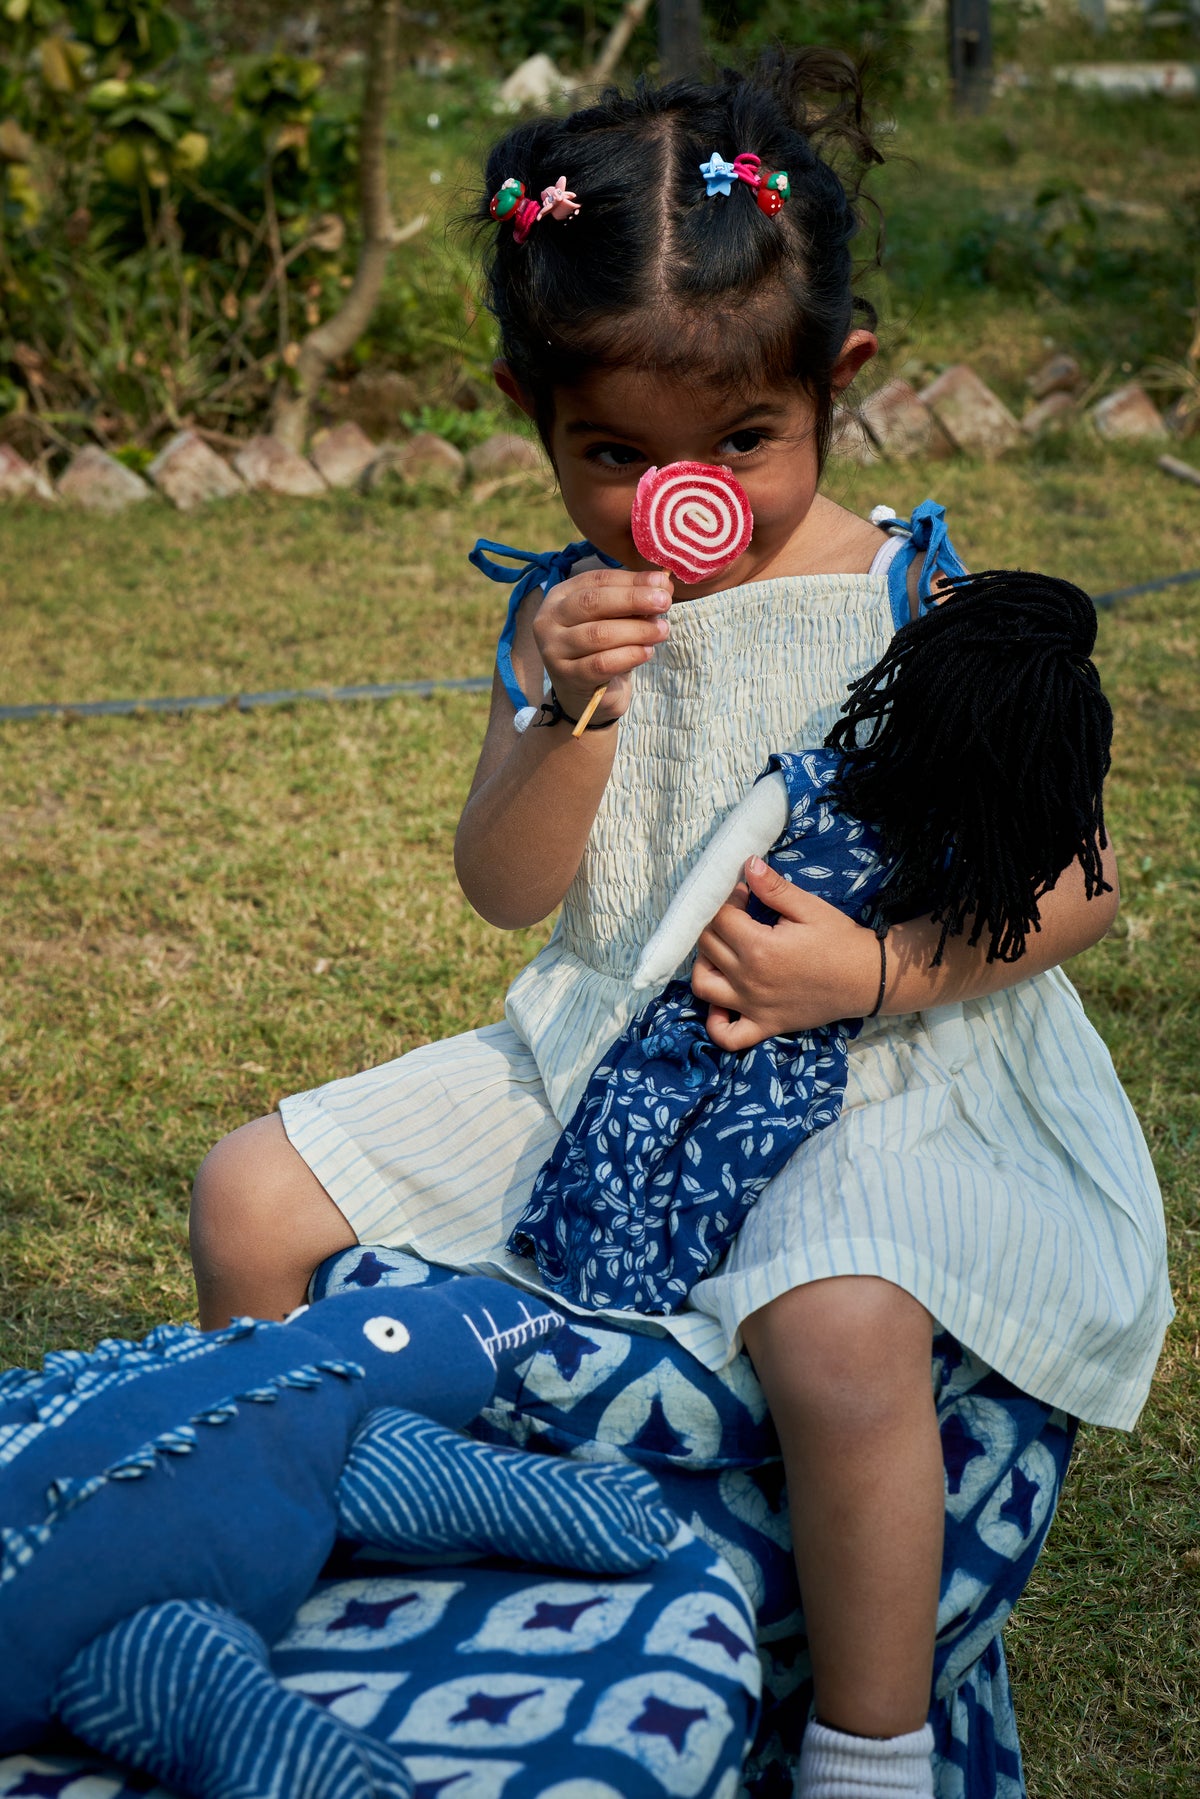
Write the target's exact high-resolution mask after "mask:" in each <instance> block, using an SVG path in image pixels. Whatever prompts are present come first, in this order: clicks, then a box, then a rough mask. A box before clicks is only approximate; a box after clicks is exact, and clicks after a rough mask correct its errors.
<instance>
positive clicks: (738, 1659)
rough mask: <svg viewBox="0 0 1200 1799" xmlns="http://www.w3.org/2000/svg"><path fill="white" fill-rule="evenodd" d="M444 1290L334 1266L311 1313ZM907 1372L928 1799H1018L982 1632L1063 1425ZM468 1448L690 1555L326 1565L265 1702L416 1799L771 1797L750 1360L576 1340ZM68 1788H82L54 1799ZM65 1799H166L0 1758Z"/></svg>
mask: <svg viewBox="0 0 1200 1799" xmlns="http://www.w3.org/2000/svg"><path fill="white" fill-rule="evenodd" d="M449 1278H451V1276H450V1273H449V1271H448V1270H444V1269H439V1268H431V1267H429V1266H428V1265H427V1264H425V1263H422V1262H419V1261H417V1260H416V1259H415V1258H413V1257H411V1256H408V1255H405V1254H404V1253H403V1252H401V1251H398V1250H391V1249H383V1248H376V1249H360V1248H356V1249H353V1250H349V1251H347V1252H346V1253H345V1254H344V1255H342V1256H339V1257H335V1258H333V1259H332V1260H331V1261H330V1262H329V1263H327V1264H326V1265H325V1267H324V1268H323V1269H322V1270H321V1271H320V1274H319V1276H318V1280H317V1284H316V1288H315V1291H316V1292H319V1293H323V1292H326V1291H336V1290H339V1289H341V1288H343V1287H350V1288H359V1289H362V1290H365V1291H372V1290H374V1289H375V1288H380V1287H386V1286H412V1285H419V1286H426V1285H435V1284H440V1283H441V1282H442V1281H444V1280H446V1279H449ZM932 1372H933V1383H934V1393H935V1397H936V1401H937V1410H938V1418H939V1422H940V1426H941V1434H942V1445H943V1454H944V1459H945V1466H946V1548H945V1557H944V1564H943V1575H942V1598H941V1606H940V1609H939V1631H938V1644H937V1661H936V1673H935V1690H934V1694H933V1703H932V1707H931V1710H930V1722H931V1724H932V1726H933V1731H934V1737H935V1743H936V1749H935V1762H934V1767H935V1786H936V1792H937V1795H938V1799H1024V1792H1025V1788H1024V1784H1023V1781H1022V1777H1021V1761H1020V1750H1019V1747H1018V1743H1017V1732H1016V1723H1015V1719H1014V1716H1013V1709H1012V1699H1011V1694H1010V1692H1009V1686H1008V1678H1007V1672H1006V1668H1005V1661H1004V1650H1003V1644H1002V1641H1001V1635H1000V1633H1001V1630H1002V1627H1003V1625H1004V1622H1005V1619H1006V1618H1007V1616H1008V1613H1009V1611H1010V1610H1011V1609H1012V1606H1013V1605H1014V1604H1015V1602H1016V1599H1017V1597H1018V1595H1019V1594H1020V1592H1021V1589H1022V1588H1023V1587H1024V1585H1025V1582H1026V1581H1027V1579H1028V1577H1029V1573H1030V1570H1031V1569H1032V1567H1033V1563H1034V1561H1035V1559H1036V1557H1037V1553H1038V1551H1039V1549H1040V1547H1041V1544H1042V1541H1043V1539H1044V1537H1045V1534H1046V1531H1047V1529H1048V1528H1049V1524H1050V1520H1051V1517H1052V1516H1053V1512H1054V1507H1055V1504H1056V1502H1057V1498H1058V1492H1059V1488H1060V1485H1061V1482H1062V1478H1063V1475H1064V1473H1065V1470H1066V1465H1067V1460H1068V1457H1069V1453H1070V1447H1071V1441H1072V1437H1073V1425H1072V1422H1071V1420H1069V1419H1067V1418H1066V1417H1065V1416H1064V1415H1063V1414H1062V1413H1061V1412H1055V1411H1052V1410H1051V1409H1050V1408H1049V1407H1047V1406H1044V1405H1041V1404H1039V1403H1038V1402H1036V1401H1034V1400H1031V1399H1028V1398H1026V1397H1025V1396H1024V1395H1023V1394H1021V1393H1018V1392H1017V1391H1016V1390H1015V1389H1014V1388H1013V1387H1012V1386H1011V1385H1010V1384H1009V1383H1008V1382H1006V1381H1004V1380H1003V1379H1001V1378H1000V1377H999V1376H998V1375H995V1374H993V1373H992V1372H991V1371H990V1370H988V1369H987V1368H986V1367H984V1366H983V1365H982V1364H981V1363H980V1362H978V1361H977V1360H976V1359H975V1358H974V1357H972V1356H970V1355H968V1354H966V1353H964V1352H963V1351H962V1349H960V1348H959V1346H958V1345H957V1344H955V1343H954V1342H953V1340H952V1339H950V1338H948V1337H946V1336H942V1337H939V1339H938V1341H937V1344H936V1347H935V1355H934V1360H933V1369H932ZM472 1435H473V1436H475V1437H476V1438H478V1439H480V1440H486V1441H489V1442H492V1443H495V1444H500V1445H515V1446H520V1447H525V1448H530V1449H538V1450H541V1451H543V1452H545V1453H546V1454H547V1455H549V1456H553V1457H557V1458H563V1457H567V1458H571V1459H572V1460H573V1461H575V1462H576V1463H580V1462H582V1463H584V1464H586V1465H588V1466H589V1467H595V1466H604V1465H611V1464H614V1463H616V1464H621V1463H628V1462H634V1463H637V1464H639V1465H640V1466H641V1467H643V1468H645V1469H647V1470H648V1471H649V1472H650V1473H651V1474H653V1475H654V1476H655V1478H656V1479H657V1480H658V1481H659V1483H660V1486H661V1487H662V1489H663V1491H664V1493H665V1495H666V1497H667V1499H668V1502H669V1503H670V1504H671V1505H672V1506H673V1507H674V1509H675V1511H676V1512H677V1513H678V1514H679V1516H680V1517H682V1518H683V1519H684V1521H685V1523H686V1524H687V1525H688V1526H689V1527H690V1531H691V1532H694V1533H695V1534H694V1535H691V1534H689V1533H688V1532H685V1533H684V1534H683V1536H682V1537H681V1539H680V1540H679V1542H678V1543H677V1545H676V1546H674V1547H672V1549H671V1552H670V1554H669V1555H668V1556H667V1558H666V1560H665V1561H663V1562H661V1563H659V1564H657V1565H656V1566H655V1567H653V1568H651V1569H649V1570H647V1571H646V1572H645V1573H642V1574H633V1575H629V1576H617V1577H614V1578H611V1579H595V1578H590V1577H587V1576H580V1575H574V1576H570V1575H563V1576H561V1577H559V1576H556V1575H549V1574H547V1572H546V1571H544V1570H534V1569H530V1568H528V1567H519V1566H514V1565H512V1564H511V1563H503V1564H501V1563H497V1562H495V1561H494V1560H493V1559H488V1560H484V1561H478V1562H472V1563H470V1564H468V1565H463V1564H461V1563H458V1564H453V1565H451V1564H446V1563H439V1564H437V1565H431V1566H422V1567H420V1568H418V1569H414V1568H412V1567H411V1566H409V1567H405V1566H402V1565H398V1564H396V1563H394V1562H392V1561H391V1560H390V1559H389V1558H388V1557H387V1555H386V1553H385V1552H381V1551H377V1550H372V1551H354V1550H352V1549H351V1547H350V1546H348V1545H345V1544H343V1545H341V1546H339V1548H338V1550H337V1551H336V1552H335V1556H334V1558H333V1560H332V1561H331V1562H330V1564H329V1565H328V1566H327V1568H326V1570H325V1574H324V1577H323V1579H322V1580H321V1581H320V1582H319V1583H318V1585H317V1587H316V1588H315V1590H314V1592H313V1593H312V1595H311V1596H310V1598H309V1599H308V1600H307V1601H306V1602H305V1603H304V1604H303V1605H302V1606H301V1608H300V1610H299V1612H298V1613H297V1616H296V1618H295V1620H294V1621H293V1624H292V1626H291V1627H290V1628H289V1630H288V1631H287V1632H286V1634H285V1635H284V1637H283V1638H282V1639H281V1640H280V1641H279V1642H278V1643H276V1645H275V1647H274V1649H273V1650H272V1655H271V1665H272V1668H273V1669H274V1671H275V1673H276V1674H277V1675H278V1676H279V1677H280V1679H281V1680H282V1681H283V1682H284V1684H285V1685H286V1686H287V1687H288V1688H289V1690H291V1691H294V1692H300V1693H303V1694H304V1695H305V1696H306V1697H307V1698H308V1700H309V1701H310V1702H311V1703H313V1704H314V1705H316V1706H319V1707H320V1708H321V1709H322V1710H323V1711H327V1712H329V1713H330V1714H332V1715H333V1716H334V1717H335V1718H337V1719H339V1720H340V1721H341V1722H342V1723H344V1724H347V1725H349V1726H351V1727H353V1728H355V1729H358V1730H361V1731H365V1732H367V1733H369V1734H370V1735H371V1736H373V1737H375V1738H377V1739H378V1740H380V1741H381V1742H384V1743H388V1744H391V1745H393V1746H394V1747H395V1749H397V1750H398V1751H399V1753H400V1755H401V1756H402V1758H403V1760H404V1763H405V1766H406V1767H407V1769H408V1772H409V1775H410V1777H411V1778H412V1780H413V1784H414V1789H415V1799H680V1796H686V1799H791V1792H792V1780H793V1768H794V1759H795V1756H796V1753H797V1751H798V1748H799V1743H800V1738H801V1735H802V1733H803V1729H804V1724H805V1721H806V1719H807V1714H808V1707H809V1702H810V1695H811V1682H810V1670H809V1663H808V1653H807V1647H806V1644H805V1638H804V1620H803V1614H802V1612H801V1608H800V1600H799V1595H798V1592H797V1589H796V1578H795V1569H794V1564H793V1561H792V1556H791V1548H790V1540H789V1533H788V1522H787V1509H786V1496H785V1493H784V1486H783V1471H782V1465H781V1462H780V1459H779V1449H778V1443H777V1441H776V1438H775V1434H774V1431H773V1429H772V1426H771V1422H770V1419H769V1417H768V1415H767V1408H766V1404H765V1402H764V1400H763V1397H762V1392H761V1389H760V1388H759V1386H758V1383H757V1381H756V1379H755V1377H754V1373H753V1370H752V1369H751V1367H750V1364H749V1361H748V1359H747V1358H746V1357H745V1356H744V1355H743V1356H739V1357H738V1358H737V1359H736V1360H735V1361H734V1362H733V1363H731V1364H730V1365H729V1367H727V1368H726V1369H724V1370H723V1371H722V1372H721V1373H720V1374H719V1375H716V1374H711V1373H709V1372H708V1371H706V1370H705V1369H704V1368H702V1367H701V1366H700V1365H699V1364H698V1363H696V1362H695V1361H694V1360H693V1359H692V1358H691V1357H689V1356H688V1355H687V1354H686V1352H685V1351H683V1350H681V1349H679V1348H678V1346H677V1345H675V1344H674V1343H672V1342H671V1341H670V1340H669V1339H667V1338H665V1337H664V1336H661V1335H659V1334H658V1333H656V1332H653V1331H652V1329H650V1328H647V1327H641V1328H639V1329H637V1330H624V1329H618V1328H615V1327H614V1326H613V1325H612V1324H611V1323H609V1322H608V1321H604V1322H601V1321H599V1320H593V1319H586V1320H585V1319H573V1320H571V1321H570V1323H569V1324H568V1325H567V1326H566V1327H565V1328H564V1329H563V1330H561V1331H560V1332H559V1333H558V1334H557V1336H556V1337H554V1338H553V1339H549V1340H548V1341H547V1343H546V1345H545V1347H544V1348H541V1349H539V1350H538V1351H537V1353H535V1354H534V1355H533V1356H532V1358H531V1359H529V1360H528V1361H527V1362H526V1363H525V1364H524V1365H522V1366H521V1367H519V1368H517V1369H515V1370H514V1371H513V1372H511V1373H509V1374H507V1375H505V1376H504V1377H503V1378H502V1379H501V1381H500V1383H499V1385H498V1387H497V1391H496V1397H495V1399H494V1400H493V1401H492V1403H491V1404H490V1405H489V1406H488V1407H487V1408H486V1410H485V1411H484V1413H483V1415H482V1416H481V1418H480V1419H479V1420H477V1421H476V1423H475V1424H474V1425H473V1426H472ZM756 1635H757V1654H755V1653H753V1647H754V1643H755V1636H756ZM760 1684H761V1691H762V1706H761V1711H759V1710H758V1707H757V1703H756V1701H757V1695H758V1693H759V1690H760ZM756 1718H757V1726H756V1724H755V1720H756ZM748 1738H752V1741H747V1739H748ZM89 1773H91V1774H93V1775H102V1778H103V1785H100V1784H96V1785H94V1786H89V1787H85V1786H83V1785H77V1784H75V1783H77V1782H80V1781H81V1779H82V1777H83V1776H85V1775H87V1774H89ZM89 1793H94V1795H95V1799H135V1795H140V1796H141V1799H163V1794H162V1792H161V1789H159V1790H156V1792H155V1793H153V1794H150V1795H147V1794H146V1786H145V1781H144V1779H140V1778H137V1777H132V1776H130V1777H127V1776H125V1775H123V1774H122V1773H121V1771H120V1769H118V1768H113V1767H112V1766H111V1765H107V1764H104V1765H102V1764H101V1763H100V1762H99V1761H98V1759H97V1758H95V1757H91V1758H87V1757H85V1756H81V1755H80V1753H79V1751H78V1747H77V1746H75V1747H72V1746H69V1745H60V1746H55V1748H54V1749H49V1748H48V1749H47V1750H45V1751H44V1752H39V1753H28V1752H26V1753H22V1754H14V1755H11V1756H9V1757H7V1758H0V1799H26V1795H28V1796H29V1799H34V1796H37V1799H58V1796H59V1795H62V1799H88V1794H89Z"/></svg>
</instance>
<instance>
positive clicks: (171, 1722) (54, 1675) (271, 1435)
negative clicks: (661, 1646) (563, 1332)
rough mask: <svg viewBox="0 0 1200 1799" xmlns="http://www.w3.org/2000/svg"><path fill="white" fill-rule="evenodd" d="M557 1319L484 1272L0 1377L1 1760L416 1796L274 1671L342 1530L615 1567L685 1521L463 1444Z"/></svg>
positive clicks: (603, 1477)
mask: <svg viewBox="0 0 1200 1799" xmlns="http://www.w3.org/2000/svg"><path fill="white" fill-rule="evenodd" d="M560 1324H561V1320H560V1319H559V1318H558V1316H557V1315H556V1314H555V1313H553V1312H551V1311H549V1310H548V1309H547V1308H546V1307H544V1306H542V1305H540V1304H539V1303H538V1302H537V1301H536V1300H534V1299H532V1298H531V1297H529V1296H528V1295H523V1294H522V1293H520V1292H519V1291H518V1290H517V1289H515V1288H512V1287H509V1286H507V1285H505V1284H504V1283H502V1282H499V1281H494V1280H490V1279H484V1278H473V1277H470V1278H463V1279H459V1280H454V1281H449V1282H446V1283H444V1284H442V1285H439V1286H438V1287H436V1288H433V1289H424V1288H422V1289H400V1290H396V1289H389V1290H388V1291H387V1292H386V1293H375V1292H364V1293H346V1294H338V1295H336V1296H334V1297H332V1298H329V1299H325V1300H322V1301H320V1302H318V1303H317V1304H316V1305H314V1306H312V1307H310V1308H308V1309H306V1310H305V1311H303V1312H302V1313H300V1314H297V1315H296V1317H295V1319H294V1320H291V1321H288V1322H287V1323H284V1324H271V1323H262V1322H255V1321H253V1320H251V1319H243V1320H239V1321H237V1322H235V1323H234V1324H233V1325H231V1326H230V1327H229V1328H228V1329H226V1330H223V1331H218V1332H215V1333H212V1334H209V1335H205V1334H203V1333H201V1332H199V1331H197V1330H195V1329H194V1328H192V1327H191V1326H182V1325H163V1326H160V1327H159V1328H158V1329H157V1330H155V1331H153V1332H151V1334H150V1335H149V1336H148V1337H146V1338H145V1339H144V1340H143V1341H142V1342H140V1343H132V1342H118V1341H106V1342H104V1343H101V1344H100V1345H99V1347H98V1348H97V1349H96V1350H95V1351H93V1352H91V1353H88V1354H84V1353H81V1352H76V1351H65V1352H58V1353H55V1354H52V1355H50V1356H49V1357H47V1360H46V1363H45V1366H44V1368H43V1370H42V1371H40V1372H30V1371H27V1370H23V1369H17V1370H13V1371H12V1372H11V1373H9V1374H6V1375H3V1376H0V1548H2V1559H0V1668H2V1669H3V1679H2V1680H0V1753H3V1752H8V1751H12V1750H18V1749H29V1748H31V1747H34V1746H35V1745H36V1744H37V1742H38V1741H39V1740H40V1739H41V1738H42V1737H43V1736H44V1735H45V1734H46V1732H47V1730H48V1728H49V1727H50V1726H51V1724H52V1723H53V1722H55V1721H59V1722H61V1723H63V1724H65V1725H66V1726H67V1727H68V1728H69V1729H70V1730H71V1731H72V1732H74V1734H75V1735H76V1736H77V1737H79V1738H81V1739H82V1740H83V1741H84V1742H86V1743H88V1744H90V1745H91V1746H93V1747H94V1748H97V1749H100V1750H102V1751H103V1752H104V1753H106V1754H108V1755H111V1756H113V1757H115V1758H117V1759H119V1760H121V1761H125V1762H128V1763H132V1764H133V1765H135V1766H137V1767H140V1768H143V1769H145V1770H147V1771H148V1772H149V1773H151V1774H153V1775H154V1776H155V1777H156V1778H157V1779H158V1780H160V1781H161V1782H163V1783H164V1784H165V1785H168V1786H170V1787H172V1788H174V1789H175V1790H176V1791H178V1792H180V1793H184V1794H195V1795H197V1796H201V1795H202V1796H203V1799H270V1796H271V1795H278V1796H279V1799H318V1796H320V1799H327V1796H328V1795H330V1794H335V1793H336V1794H337V1796H338V1799H374V1796H375V1795H379V1796H382V1799H410V1795H411V1794H412V1791H413V1784H412V1781H411V1780H410V1778H409V1776H408V1774H407V1772H406V1770H405V1766H404V1762H403V1759H402V1757H401V1756H400V1755H399V1753H398V1752H397V1751H396V1750H395V1749H394V1748H392V1747H391V1746H389V1745H388V1744H385V1743H380V1742H376V1741H374V1740H373V1739H371V1738H369V1737H367V1736H365V1735H362V1734H360V1733H358V1732H356V1731H354V1730H352V1729H350V1728H349V1727H348V1726H347V1725H345V1724H344V1723H342V1722H341V1721H340V1720H339V1719H337V1718H335V1717H334V1716H333V1715H332V1714H330V1713H329V1712H328V1711H325V1710H322V1709H321V1708H319V1707H317V1706H316V1705H314V1704H313V1703H312V1702H311V1701H310V1700H308V1699H307V1698H305V1697H304V1696H303V1695H302V1694H299V1693H295V1692H291V1691H288V1690H286V1689H284V1688H283V1687H281V1686H280V1685H279V1683H278V1682H277V1681H276V1679H275V1677H274V1675H273V1674H272V1673H271V1672H270V1669H269V1667H268V1664H267V1646H268V1644H270V1643H272V1642H273V1641H275V1640H276V1639H277V1638H278V1637H280V1636H281V1635H282V1634H283V1632H284V1630H285V1629H286V1627H287V1625H288V1623H289V1622H290V1620H291V1618H292V1616H293V1614H294V1613H295V1611H296V1610H297V1608H298V1607H299V1606H300V1605H301V1603H302V1602H303V1600H304V1599H305V1598H306V1597H307V1595H308V1593H309V1592H310V1590H311V1588H312V1586H313V1584H314V1582H315V1581H316V1579H317V1576H318V1575H319V1574H320V1571H321V1568H322V1565H323V1564H324V1562H325V1560H326V1558H327V1557H328V1555H329V1552H330V1550H331V1549H332V1548H333V1545H334V1542H335V1540H336V1539H337V1538H339V1537H343V1538H349V1539H352V1540H354V1541H356V1542H359V1543H371V1544H376V1545H378V1546H380V1547H383V1548H386V1549H387V1550H389V1551H391V1552H393V1553H395V1554H396V1555H398V1556H400V1557H404V1556H412V1557H414V1558H416V1559H420V1560H428V1559H430V1558H434V1557H436V1558H450V1559H453V1558H455V1557H458V1556H462V1555H464V1554H465V1555H477V1554H501V1555H506V1556H512V1557H515V1558H518V1559H520V1560H525V1561H534V1562H542V1563H549V1564H551V1565H554V1566H560V1567H570V1568H580V1569H586V1570H588V1571H592V1572H603V1573H626V1572H632V1571H633V1570H635V1569H639V1568H644V1567H646V1566H647V1565H648V1564H650V1563H651V1562H654V1561H658V1560H661V1559H662V1558H663V1557H664V1555H665V1554H666V1548H667V1545H668V1544H669V1543H670V1541H671V1539H672V1538H673V1537H674V1535H675V1534H676V1532H677V1530H678V1528H679V1526H678V1520H677V1519H676V1518H675V1517H674V1515H673V1514H672V1513H671V1512H670V1511H669V1510H668V1509H667V1508H666V1506H665V1505H663V1504H662V1503H661V1500H660V1496H659V1491H658V1488H657V1486H656V1484H655V1483H654V1481H653V1480H652V1479H651V1478H650V1477H649V1476H647V1475H645V1474H644V1473H642V1472H641V1471H640V1470H638V1469H636V1468H633V1467H630V1466H628V1465H612V1464H606V1465H600V1466H586V1465H578V1464H573V1463H569V1462H565V1461H561V1460H559V1459H557V1458H554V1457H550V1456H539V1455H535V1454H531V1453H528V1452H526V1451H524V1450H515V1449H501V1448H497V1447H494V1446H492V1445H488V1444H484V1443H478V1442H475V1441H473V1440H472V1439H470V1438H468V1437H465V1436H463V1435H461V1434H460V1430H459V1427H461V1426H464V1425H466V1424H467V1423H469V1422H470V1421H471V1419H473V1418H474V1417H475V1416H476V1415H477V1414H478V1413H479V1412H480V1411H481V1410H482V1408H483V1407H484V1406H485V1405H487V1403H488V1402H489V1400H490V1399H491V1398H492V1395H493V1393H494V1390H495V1385H496V1380H497V1377H498V1374H499V1373H500V1372H501V1371H504V1370H506V1369H508V1368H511V1367H513V1366H515V1365H517V1364H519V1363H520V1362H522V1361H524V1360H526V1359H528V1357H529V1356H530V1355H531V1354H532V1353H533V1351H534V1349H535V1347H536V1346H537V1344H538V1343H539V1342H540V1341H541V1340H542V1339H544V1338H545V1337H546V1336H548V1335H549V1334H551V1333H552V1332H553V1331H555V1330H557V1329H558V1328H559V1326H560Z"/></svg>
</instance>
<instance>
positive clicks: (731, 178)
mask: <svg viewBox="0 0 1200 1799" xmlns="http://www.w3.org/2000/svg"><path fill="white" fill-rule="evenodd" d="M700 173H701V174H702V175H703V177H704V179H705V181H706V182H707V183H708V195H709V198H710V199H711V198H712V196H713V195H714V194H729V193H732V192H733V184H734V182H735V181H736V180H737V179H738V173H737V170H736V169H735V168H734V166H733V164H732V163H731V162H726V161H725V158H724V157H723V156H722V155H721V154H720V153H719V151H717V150H714V151H713V153H712V155H711V156H710V157H709V159H708V161H707V162H702V163H701V164H700Z"/></svg>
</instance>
